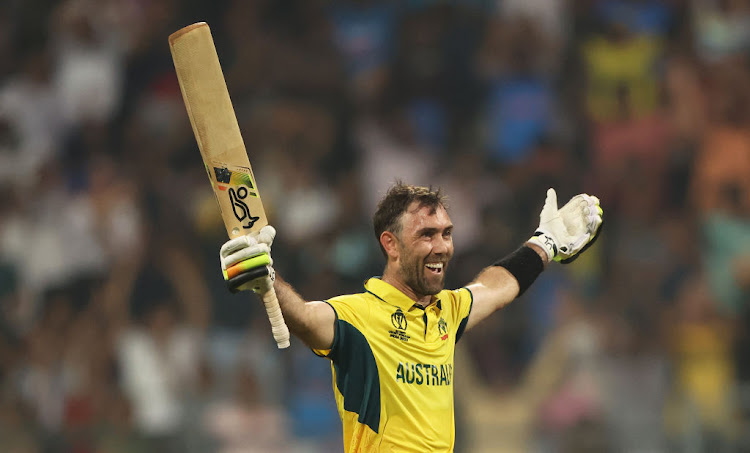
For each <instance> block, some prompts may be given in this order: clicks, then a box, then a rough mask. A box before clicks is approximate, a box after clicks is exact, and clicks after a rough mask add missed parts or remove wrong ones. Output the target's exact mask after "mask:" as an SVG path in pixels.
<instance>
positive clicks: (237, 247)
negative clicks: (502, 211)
mask: <svg viewBox="0 0 750 453" xmlns="http://www.w3.org/2000/svg"><path fill="white" fill-rule="evenodd" d="M373 223H374V228H375V236H376V237H377V239H378V241H379V243H380V248H381V250H382V251H383V253H384V254H385V257H386V260H387V262H386V265H385V270H384V271H383V276H382V277H380V278H377V277H373V278H371V279H369V280H368V281H367V282H366V283H365V287H364V292H362V293H359V294H350V295H344V296H338V297H334V298H332V299H329V300H327V301H323V302H306V301H305V300H304V299H302V298H301V297H300V296H299V295H298V294H297V293H296V292H295V291H294V290H293V289H292V287H291V286H290V285H289V284H287V283H285V282H283V281H282V280H281V278H274V275H275V274H274V271H273V268H272V267H271V264H272V260H271V258H270V253H271V250H270V248H271V243H272V242H273V239H274V236H275V234H276V232H275V230H274V229H273V228H272V227H265V228H263V229H262V230H261V231H260V232H259V233H255V234H251V235H247V236H243V237H239V238H235V239H232V240H230V241H228V242H227V243H225V244H224V245H223V246H222V248H221V254H220V255H221V264H222V269H223V271H224V277H225V279H227V284H228V286H229V288H230V290H232V291H239V290H253V291H256V292H263V290H264V288H267V287H268V285H274V288H275V290H276V294H277V296H278V299H279V304H280V306H281V310H282V312H283V314H284V318H285V320H286V322H287V325H288V326H289V329H290V331H291V332H292V333H293V334H294V335H296V336H297V337H298V338H300V339H301V340H302V341H303V342H304V343H305V344H306V345H307V346H309V347H310V348H312V349H313V351H314V352H315V353H316V354H318V355H320V356H323V357H327V358H328V359H330V360H331V368H332V372H333V377H334V382H335V384H334V393H335V395H336V403H337V405H338V409H339V415H340V416H341V421H342V424H343V429H344V449H345V451H346V452H420V453H423V452H426V451H429V452H451V451H453V445H454V404H453V355H454V352H455V345H456V342H457V341H458V340H459V338H461V335H463V334H464V332H466V331H468V330H470V329H471V328H472V327H473V326H475V325H476V324H477V323H479V322H480V321H482V320H483V319H485V318H486V317H487V316H489V315H490V314H492V313H493V312H495V311H496V310H498V309H500V308H501V307H503V306H504V305H506V304H507V303H509V302H510V301H512V300H513V299H515V298H516V297H517V296H519V295H520V294H522V293H523V292H524V291H525V290H526V289H527V288H528V287H529V286H530V285H531V284H532V283H533V282H534V280H535V279H536V278H537V276H538V275H539V274H540V273H541V272H542V271H543V270H544V267H545V266H546V264H547V263H548V262H550V261H552V260H555V261H560V262H562V263H569V262H571V261H573V260H574V259H575V258H576V257H577V256H578V254H579V253H581V252H582V251H583V250H584V249H585V248H586V247H587V246H588V245H590V244H591V243H592V242H593V240H594V239H595V238H596V236H597V234H598V232H599V229H600V226H601V223H602V210H601V208H600V206H599V199H598V198H596V197H593V196H589V195H585V194H580V195H576V196H575V197H573V198H572V199H571V200H570V201H569V202H568V203H567V204H566V205H565V206H564V207H562V208H561V209H558V208H557V195H556V193H555V191H554V190H553V189H549V191H548V192H547V200H546V202H545V204H544V208H543V209H542V213H541V215H540V224H539V228H538V229H537V231H536V232H535V233H534V235H533V236H532V237H531V238H530V239H529V240H528V241H527V242H526V243H525V244H524V245H523V246H521V247H520V248H519V249H518V250H516V251H515V252H513V253H511V254H510V255H508V256H506V257H505V258H503V259H501V260H499V261H497V262H496V263H494V264H493V265H491V266H489V267H487V268H485V269H484V270H482V271H481V272H480V273H479V275H478V276H477V277H476V278H475V279H474V281H472V282H471V283H469V284H468V285H466V286H465V287H463V288H460V289H457V290H452V291H451V290H444V289H443V283H444V281H445V272H446V270H447V267H448V263H449V262H450V259H451V257H452V256H453V241H452V232H453V224H452V223H451V220H450V217H449V215H448V212H447V210H446V207H445V202H444V198H443V196H442V195H441V194H440V192H439V191H433V190H432V189H430V188H426V187H416V186H410V185H405V184H401V183H398V184H396V185H395V186H393V187H392V188H391V189H390V190H389V191H388V193H387V194H386V196H385V197H384V198H383V199H382V200H381V202H380V204H379V205H378V209H377V212H376V213H375V216H374V218H373Z"/></svg>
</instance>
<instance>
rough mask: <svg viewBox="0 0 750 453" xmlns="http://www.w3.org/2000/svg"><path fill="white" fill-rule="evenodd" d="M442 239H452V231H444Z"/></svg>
mask: <svg viewBox="0 0 750 453" xmlns="http://www.w3.org/2000/svg"><path fill="white" fill-rule="evenodd" d="M443 237H444V238H446V239H448V238H450V237H453V230H452V229H449V230H445V231H444V232H443Z"/></svg>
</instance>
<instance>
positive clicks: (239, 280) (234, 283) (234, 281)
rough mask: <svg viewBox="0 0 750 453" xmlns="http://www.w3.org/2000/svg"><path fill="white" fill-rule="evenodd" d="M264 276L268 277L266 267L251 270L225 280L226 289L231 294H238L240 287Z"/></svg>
mask: <svg viewBox="0 0 750 453" xmlns="http://www.w3.org/2000/svg"><path fill="white" fill-rule="evenodd" d="M266 275H268V266H263V267H258V268H256V269H251V270H249V271H247V272H243V273H241V274H240V275H238V276H236V277H233V278H230V279H229V280H227V288H229V292H231V293H232V294H234V293H238V292H239V291H240V286H242V285H244V284H245V283H247V282H250V281H253V280H255V279H256V278H261V277H265V276H266Z"/></svg>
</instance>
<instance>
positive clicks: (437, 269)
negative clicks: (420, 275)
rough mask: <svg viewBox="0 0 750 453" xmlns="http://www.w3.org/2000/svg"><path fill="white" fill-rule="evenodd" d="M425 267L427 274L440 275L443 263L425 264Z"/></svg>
mask: <svg viewBox="0 0 750 453" xmlns="http://www.w3.org/2000/svg"><path fill="white" fill-rule="evenodd" d="M425 267H426V268H427V270H428V272H431V273H433V274H436V275H438V274H442V273H443V263H427V264H425Z"/></svg>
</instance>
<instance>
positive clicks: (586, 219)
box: [466, 189, 602, 329]
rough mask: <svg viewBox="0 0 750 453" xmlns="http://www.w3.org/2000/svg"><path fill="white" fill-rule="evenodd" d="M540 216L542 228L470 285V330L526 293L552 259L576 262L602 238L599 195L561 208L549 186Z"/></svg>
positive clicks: (577, 199) (577, 198)
mask: <svg viewBox="0 0 750 453" xmlns="http://www.w3.org/2000/svg"><path fill="white" fill-rule="evenodd" d="M539 219H540V222H539V228H538V229H537V230H536V232H535V233H534V235H533V236H532V237H531V238H530V239H529V240H528V241H527V242H526V243H525V244H524V245H523V246H522V247H521V248H519V249H518V250H516V251H515V252H513V253H511V254H510V255H508V256H506V257H505V258H503V259H501V260H499V261H498V262H496V263H495V264H493V265H492V266H489V267H487V268H485V269H483V270H482V272H480V273H479V275H478V276H477V278H476V279H474V281H472V282H471V283H470V284H469V285H467V287H468V288H469V289H470V290H471V292H472V295H473V296H474V303H473V306H472V309H471V314H470V315H469V321H468V323H467V325H466V328H467V329H470V328H472V327H473V326H475V325H476V324H477V323H479V322H480V321H482V320H483V319H485V318H486V317H487V316H489V315H491V314H492V313H494V312H495V311H497V310H499V309H500V308H502V307H503V306H505V305H507V304H508V303H510V302H511V301H512V300H513V299H515V298H516V297H518V296H519V295H521V294H523V292H524V291H526V289H527V288H528V287H529V286H530V285H531V284H532V283H533V282H534V280H536V278H537V277H538V276H539V274H540V273H541V272H542V271H543V270H544V268H545V267H546V265H547V263H549V262H550V261H553V260H554V261H558V262H561V263H563V264H567V263H570V262H572V261H574V260H575V259H576V258H577V257H578V256H579V254H580V253H581V252H583V251H584V250H586V249H587V248H588V247H589V246H590V245H591V244H593V242H594V241H595V240H596V238H597V237H598V235H599V232H600V231H601V229H600V227H601V224H602V209H601V207H600V206H599V199H598V198H596V197H594V196H591V195H586V194H580V195H576V196H575V197H573V198H572V199H571V200H570V201H569V202H568V203H567V204H566V205H565V206H563V207H562V208H561V209H558V208H557V194H556V193H555V191H554V189H549V190H548V191H547V200H546V201H545V203H544V208H542V213H541V214H540V215H539Z"/></svg>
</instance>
